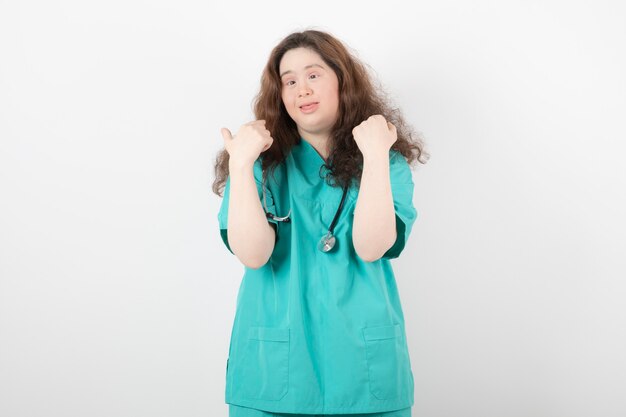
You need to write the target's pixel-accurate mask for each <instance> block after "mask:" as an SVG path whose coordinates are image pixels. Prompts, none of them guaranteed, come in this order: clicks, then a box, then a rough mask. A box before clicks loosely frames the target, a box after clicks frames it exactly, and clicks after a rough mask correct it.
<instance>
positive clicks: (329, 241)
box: [261, 178, 348, 252]
mask: <svg viewBox="0 0 626 417" xmlns="http://www.w3.org/2000/svg"><path fill="white" fill-rule="evenodd" d="M261 188H262V189H263V211H265V216H266V217H267V218H268V219H272V220H275V221H277V222H284V223H289V222H291V217H290V216H291V208H290V209H289V212H288V213H287V215H286V216H284V217H279V216H276V215H274V214H272V213H270V212H268V211H267V201H266V199H265V178H263V181H262V184H261ZM347 194H348V188H347V187H343V195H342V196H341V203H339V208H338V209H337V212H336V213H335V217H334V218H333V221H332V222H331V223H330V227H329V228H328V232H327V233H326V234H325V235H324V236H322V238H321V239H320V241H319V242H318V243H317V248H318V249H319V250H321V251H322V252H330V251H331V250H332V248H334V247H335V244H336V243H337V238H336V237H335V235H334V234H333V232H334V231H335V225H336V224H337V220H339V215H340V214H341V209H342V208H343V203H344V201H345V200H346V195H347Z"/></svg>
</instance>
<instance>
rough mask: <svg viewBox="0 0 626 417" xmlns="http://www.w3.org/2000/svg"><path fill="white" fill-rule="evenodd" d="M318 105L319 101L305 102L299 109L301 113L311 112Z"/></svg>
mask: <svg viewBox="0 0 626 417" xmlns="http://www.w3.org/2000/svg"><path fill="white" fill-rule="evenodd" d="M318 105H319V103H311V104H307V105H306V106H300V110H302V113H311V112H314V111H315V109H317V106H318Z"/></svg>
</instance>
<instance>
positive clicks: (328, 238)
mask: <svg viewBox="0 0 626 417" xmlns="http://www.w3.org/2000/svg"><path fill="white" fill-rule="evenodd" d="M336 241H337V239H335V236H333V234H332V232H330V231H329V232H328V233H327V234H325V235H324V236H322V238H321V239H320V241H319V243H318V244H317V248H318V249H319V250H321V251H322V252H330V251H331V250H332V249H333V248H334V247H335V242H336Z"/></svg>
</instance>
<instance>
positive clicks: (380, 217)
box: [352, 155, 396, 262]
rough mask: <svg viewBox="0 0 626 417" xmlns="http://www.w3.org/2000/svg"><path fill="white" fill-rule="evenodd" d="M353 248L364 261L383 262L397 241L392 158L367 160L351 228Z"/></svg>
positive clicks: (364, 164) (364, 162) (365, 160)
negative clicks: (390, 162)
mask: <svg viewBox="0 0 626 417" xmlns="http://www.w3.org/2000/svg"><path fill="white" fill-rule="evenodd" d="M352 241H353V245H354V249H355V251H356V252H357V254H358V255H359V257H360V258H361V259H363V260H364V261H367V262H373V261H375V260H377V259H380V258H381V257H382V256H383V255H384V254H385V252H386V251H387V250H389V248H391V246H392V245H393V244H394V242H395V241H396V215H395V208H394V206H393V197H392V194H391V180H390V178H389V155H381V156H380V157H376V158H371V159H364V161H363V174H362V176H361V185H360V188H359V195H358V198H357V202H356V206H355V209H354V224H353V226H352Z"/></svg>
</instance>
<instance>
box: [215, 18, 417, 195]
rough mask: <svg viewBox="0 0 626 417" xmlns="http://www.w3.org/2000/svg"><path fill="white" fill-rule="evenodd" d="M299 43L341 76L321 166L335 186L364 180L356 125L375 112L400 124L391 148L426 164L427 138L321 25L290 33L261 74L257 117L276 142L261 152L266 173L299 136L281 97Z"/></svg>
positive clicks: (218, 162) (221, 172)
mask: <svg viewBox="0 0 626 417" xmlns="http://www.w3.org/2000/svg"><path fill="white" fill-rule="evenodd" d="M299 47H304V48H309V49H310V50H312V51H315V52H316V53H317V54H319V55H320V57H321V58H322V60H323V61H324V62H325V63H326V65H328V66H329V67H330V68H332V70H333V71H334V72H335V74H336V75H337V78H338V81H339V110H338V111H339V114H338V117H337V121H336V122H335V125H334V126H333V128H332V131H331V134H330V137H329V140H330V143H329V150H330V154H329V157H328V160H327V163H326V164H325V165H323V166H322V167H321V168H320V171H322V170H325V171H326V172H327V176H326V179H327V181H329V184H330V185H332V186H350V185H352V183H353V181H355V182H356V183H357V184H359V183H360V178H361V174H362V171H363V155H362V154H361V152H360V150H359V148H358V146H357V144H356V142H355V141H354V137H353V136H352V129H353V128H354V127H355V126H357V125H359V124H361V122H363V121H364V120H366V119H367V118H368V117H370V116H372V115H374V114H380V115H382V116H383V117H384V118H385V119H386V120H387V121H388V122H391V123H393V124H394V125H395V127H396V130H397V134H398V139H397V140H396V142H395V143H394V144H393V145H392V147H391V149H394V150H396V151H398V152H400V153H401V154H402V155H403V156H404V158H405V159H406V160H407V162H408V163H409V164H412V163H413V162H414V161H416V160H417V161H418V162H420V163H422V164H425V163H426V161H427V160H428V158H429V154H428V153H427V152H426V151H425V150H424V145H423V141H422V139H421V138H420V136H419V135H418V134H416V133H415V132H414V130H413V129H412V128H411V126H409V125H408V124H407V123H406V122H405V121H404V118H403V116H402V114H401V112H400V110H399V109H398V108H395V107H393V106H391V105H390V104H389V99H388V98H387V95H386V94H385V93H384V91H383V89H382V88H380V87H378V86H374V83H373V81H372V80H373V77H370V75H369V73H368V71H367V69H366V66H365V65H364V64H363V63H361V62H360V61H359V60H358V59H357V58H356V57H355V56H354V55H353V54H351V53H350V52H348V49H347V48H346V46H344V44H343V43H341V42H340V41H339V40H338V39H336V38H335V37H333V36H332V35H330V34H328V33H326V32H322V31H318V30H305V31H302V32H294V33H291V34H290V35H288V36H287V37H285V38H284V39H283V40H282V41H281V42H280V43H279V44H278V45H277V46H276V47H274V49H273V50H272V52H271V53H270V56H269V59H268V62H267V64H266V66H265V69H264V70H263V74H262V76H261V89H260V91H259V93H258V94H257V96H256V97H255V99H254V115H255V117H256V119H257V120H265V127H266V129H267V130H269V131H270V133H271V135H272V138H273V139H274V141H273V143H272V146H271V147H270V148H269V149H268V150H266V151H265V152H263V153H262V154H261V156H262V158H261V162H262V168H263V177H264V178H266V177H267V175H268V174H270V173H272V172H273V171H274V169H275V168H276V167H277V166H278V165H279V164H280V163H281V162H282V161H283V160H284V159H285V158H286V156H287V155H288V154H289V151H290V149H291V147H292V146H294V145H296V144H297V143H299V141H300V134H299V133H298V129H297V126H296V123H295V122H294V121H293V120H292V119H291V117H290V116H289V114H288V113H287V110H286V109H285V105H284V104H283V102H282V98H281V88H282V83H281V80H280V75H279V66H280V61H281V59H282V58H283V55H285V53H286V52H287V51H289V50H291V49H295V48H299ZM423 158H425V159H424V160H422V159H423ZM228 160H229V155H228V152H227V151H226V149H222V150H221V151H220V152H219V153H218V155H217V157H216V159H215V181H214V182H213V187H212V189H213V192H214V193H216V194H217V195H219V196H222V192H223V189H224V186H225V183H226V179H227V177H228ZM330 181H333V183H331V182H330Z"/></svg>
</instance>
